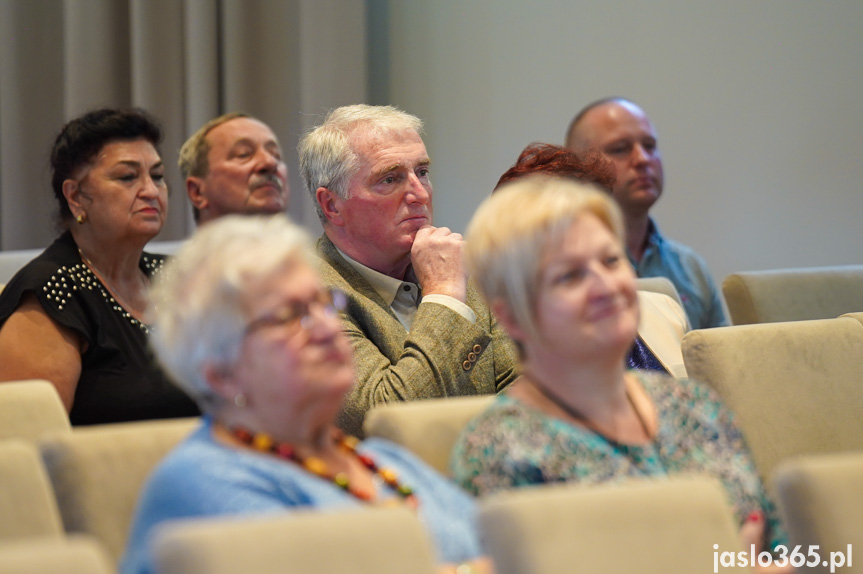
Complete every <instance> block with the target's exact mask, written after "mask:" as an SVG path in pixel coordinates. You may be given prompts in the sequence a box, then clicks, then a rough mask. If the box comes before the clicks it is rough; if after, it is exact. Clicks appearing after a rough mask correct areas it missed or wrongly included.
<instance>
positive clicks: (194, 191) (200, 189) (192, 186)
mask: <svg viewBox="0 0 863 574" xmlns="http://www.w3.org/2000/svg"><path fill="white" fill-rule="evenodd" d="M186 195H188V196H189V201H190V202H192V205H193V206H194V207H195V208H196V209H197V210H198V211H201V210H202V209H206V207H207V204H208V203H209V202H208V201H207V196H206V195H204V180H203V179H201V178H200V177H195V176H189V177H187V178H186Z"/></svg>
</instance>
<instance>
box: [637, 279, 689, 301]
mask: <svg viewBox="0 0 863 574" xmlns="http://www.w3.org/2000/svg"><path fill="white" fill-rule="evenodd" d="M635 284H636V288H637V289H638V290H639V291H653V292H654V293H662V294H663V295H668V296H669V297H671V298H672V299H674V300H675V301H677V304H678V305H680V306H681V307H682V306H683V303H682V302H681V300H680V293H678V292H677V288H676V287H675V286H674V283H672V282H671V280H670V279H668V277H639V278H638V279H636V280H635Z"/></svg>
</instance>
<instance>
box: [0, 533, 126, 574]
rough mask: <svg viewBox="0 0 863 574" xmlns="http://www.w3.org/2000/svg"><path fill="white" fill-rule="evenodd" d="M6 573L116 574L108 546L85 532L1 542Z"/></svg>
mask: <svg viewBox="0 0 863 574" xmlns="http://www.w3.org/2000/svg"><path fill="white" fill-rule="evenodd" d="M0 572H2V573H3V574H61V573H62V574H113V573H114V572H116V569H115V568H114V567H113V566H112V565H111V562H110V560H109V559H108V555H107V554H106V553H105V550H104V549H103V548H102V547H101V546H100V545H99V543H98V542H96V541H95V540H94V539H92V538H89V537H85V536H72V537H69V538H50V539H46V538H39V539H31V540H24V541H16V542H14V543H2V544H0Z"/></svg>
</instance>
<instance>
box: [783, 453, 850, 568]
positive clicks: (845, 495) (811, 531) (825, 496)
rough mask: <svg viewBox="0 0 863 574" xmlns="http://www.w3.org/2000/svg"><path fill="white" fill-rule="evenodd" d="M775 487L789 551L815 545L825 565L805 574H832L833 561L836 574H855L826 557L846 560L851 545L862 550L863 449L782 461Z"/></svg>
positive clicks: (819, 565)
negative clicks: (799, 545) (835, 553)
mask: <svg viewBox="0 0 863 574" xmlns="http://www.w3.org/2000/svg"><path fill="white" fill-rule="evenodd" d="M774 485H775V490H776V492H777V495H778V496H777V499H778V500H777V502H778V505H779V511H780V513H781V515H782V517H783V519H784V521H785V526H786V527H787V529H788V536H789V538H790V542H791V545H792V546H791V547H793V546H794V545H797V544H801V545H803V548H807V549H808V548H809V547H811V546H812V545H815V544H817V545H818V546H819V548H820V551H819V552H820V555H821V557H822V559H823V560H827V561H828V565H827V567H825V566H824V564H823V560H822V563H821V564H818V565H817V566H816V568H814V569H806V570H805V571H806V572H830V571H831V569H830V564H831V562H832V563H833V566H834V568H833V571H834V572H854V571H859V569H858V570H854V569H853V568H852V569H851V570H848V569H847V566H848V564H844V565H839V564H838V561H839V559H840V557H839V556H837V555H833V556H831V555H830V553H831V552H841V553H842V557H843V558H844V559H845V560H847V558H848V547H849V546H851V547H852V549H856V548H863V521H861V516H863V451H861V452H854V453H842V454H831V455H822V456H810V457H801V458H797V459H793V460H789V461H786V462H785V463H783V464H782V465H781V466H780V467H779V468H778V469H777V470H776V475H775V477H774ZM858 552H859V551H858ZM854 558H856V559H858V560H859V557H858V556H854ZM807 559H808V557H807ZM837 565H839V566H844V567H842V568H836V567H835V566H837Z"/></svg>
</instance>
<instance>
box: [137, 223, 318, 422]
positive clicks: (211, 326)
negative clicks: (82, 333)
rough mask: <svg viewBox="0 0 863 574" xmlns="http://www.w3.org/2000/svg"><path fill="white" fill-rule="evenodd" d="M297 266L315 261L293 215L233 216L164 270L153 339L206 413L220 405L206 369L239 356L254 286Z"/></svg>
mask: <svg viewBox="0 0 863 574" xmlns="http://www.w3.org/2000/svg"><path fill="white" fill-rule="evenodd" d="M294 261H303V262H307V263H309V264H312V261H313V257H312V255H311V242H310V241H309V238H308V235H307V234H306V232H305V231H304V230H303V229H302V228H300V227H299V226H297V225H295V224H293V223H291V222H290V221H289V220H288V219H287V217H285V216H283V215H272V216H268V217H263V216H249V215H226V216H224V217H220V218H219V219H217V220H215V221H213V222H211V223H208V224H207V225H205V226H203V227H201V228H199V229H198V231H197V232H196V233H195V234H194V235H193V236H192V238H191V239H189V240H188V241H187V242H186V243H185V245H183V247H182V248H181V249H180V250H179V251H178V252H177V254H176V255H175V256H174V257H172V258H171V259H170V260H169V261H168V262H167V263H166V264H165V266H164V267H163V268H162V272H161V273H160V274H159V276H158V277H157V279H156V281H155V284H154V286H153V288H152V289H151V292H150V308H149V316H148V320H149V321H150V322H151V329H150V332H151V337H150V340H151V343H152V346H153V348H154V349H155V351H156V357H157V358H158V360H159V362H160V363H161V364H162V366H163V367H164V368H165V370H166V371H167V372H168V373H169V374H170V375H171V377H172V379H173V380H174V382H175V383H176V384H177V385H178V386H179V387H180V388H182V389H183V390H184V391H186V393H187V394H189V396H191V397H192V398H193V399H195V400H196V401H197V402H198V405H199V406H200V407H201V410H203V411H208V410H210V408H211V407H212V406H213V405H214V404H215V401H216V396H215V394H214V393H213V392H212V389H211V388H210V385H209V384H208V383H207V380H206V378H205V376H204V369H205V368H206V367H207V366H208V365H216V366H218V365H229V364H231V363H233V362H235V361H236V360H237V359H238V358H239V355H240V350H241V348H242V344H243V338H244V337H245V331H246V327H247V325H248V321H249V317H248V316H247V311H246V309H245V305H246V291H247V289H248V287H249V285H250V284H252V283H256V282H258V281H260V280H263V279H266V278H267V277H269V276H270V275H271V274H273V273H275V272H277V271H278V270H279V269H281V268H282V267H283V266H284V265H286V264H288V263H291V262H294Z"/></svg>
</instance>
